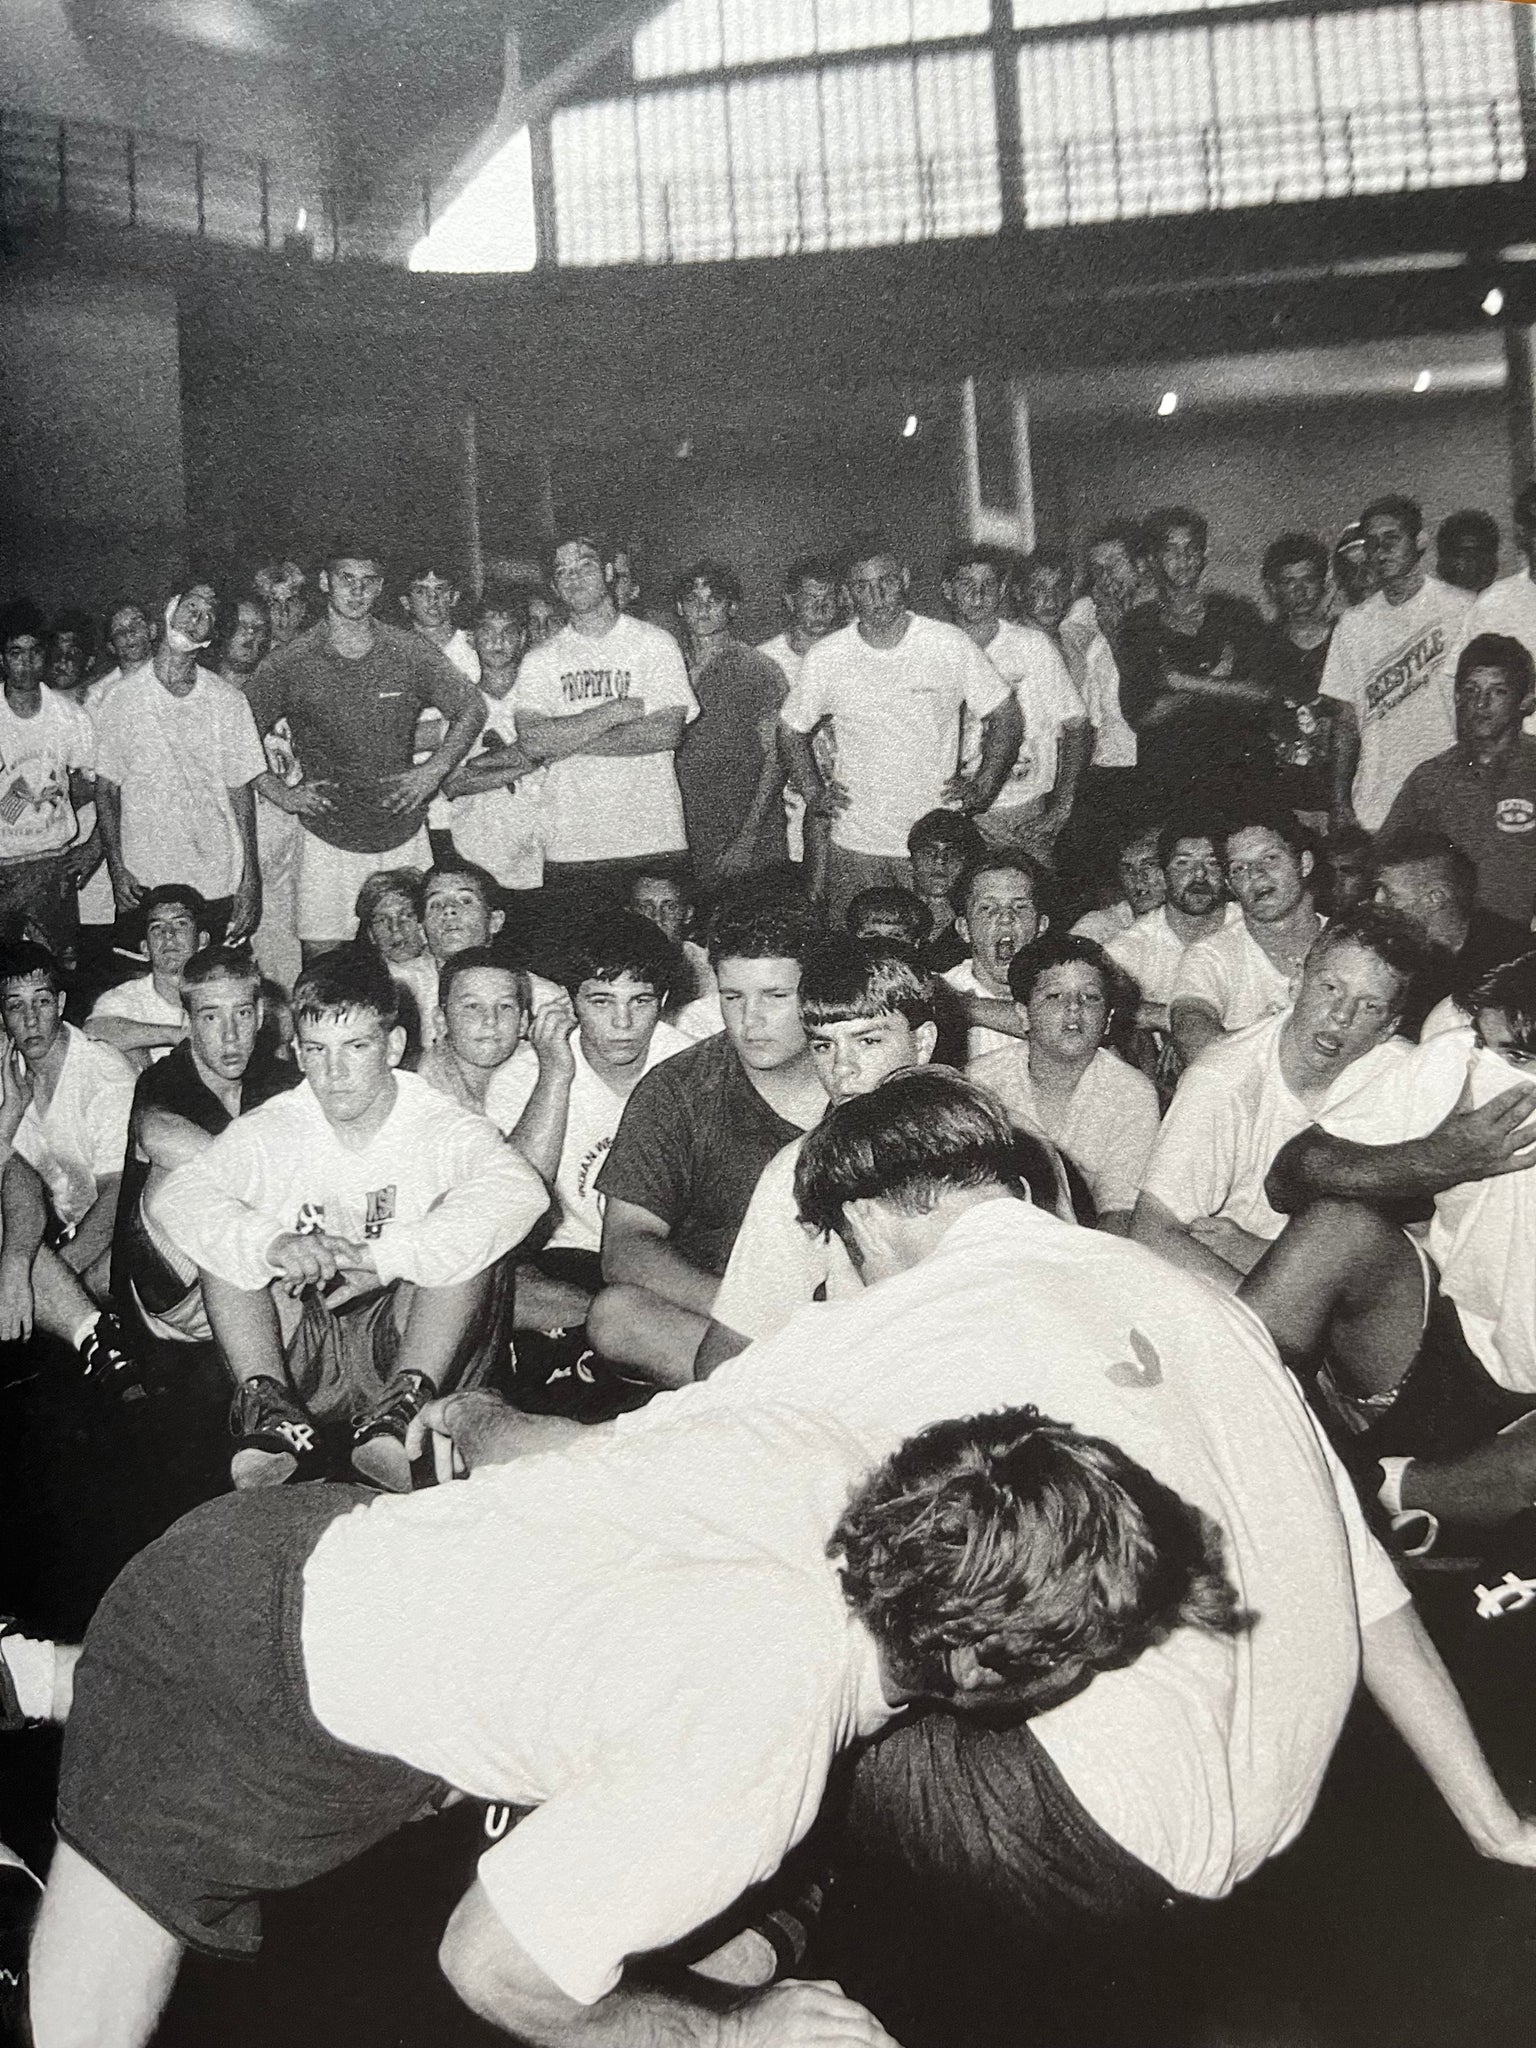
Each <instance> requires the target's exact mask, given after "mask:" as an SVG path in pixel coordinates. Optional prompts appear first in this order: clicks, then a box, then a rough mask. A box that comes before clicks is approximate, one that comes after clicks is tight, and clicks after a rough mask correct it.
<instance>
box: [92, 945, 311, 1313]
mask: <svg viewBox="0 0 1536 2048" xmlns="http://www.w3.org/2000/svg"><path fill="white" fill-rule="evenodd" d="M181 1003H182V1009H183V1011H184V1012H185V1015H186V1020H187V1036H186V1038H184V1039H183V1040H182V1041H181V1043H180V1044H179V1045H177V1046H176V1047H174V1048H173V1050H172V1051H171V1052H169V1053H168V1054H167V1055H166V1057H165V1058H164V1059H163V1060H158V1061H156V1063H155V1064H154V1065H153V1066H151V1067H148V1068H146V1069H145V1071H144V1072H143V1073H142V1074H141V1075H140V1076H139V1082H138V1086H137V1087H136V1088H135V1090H134V1093H133V1115H132V1118H131V1121H130V1123H129V1127H128V1153H127V1157H126V1158H125V1160H124V1162H123V1179H122V1189H121V1193H120V1195H119V1197H118V1204H117V1223H116V1226H115V1228H114V1230H113V1233H112V1296H113V1299H114V1300H115V1301H117V1302H120V1303H121V1304H122V1306H123V1309H124V1312H125V1313H126V1312H127V1309H128V1304H129V1302H130V1301H131V1302H132V1303H133V1305H134V1306H135V1307H136V1308H137V1309H138V1311H139V1314H140V1315H141V1316H142V1318H143V1320H144V1322H145V1324H146V1326H147V1327H148V1328H149V1329H150V1330H152V1331H153V1332H154V1334H155V1335H156V1336H157V1337H163V1338H166V1339H167V1340H169V1341H172V1342H178V1341H179V1342H184V1343H207V1342H209V1341H211V1339H212V1335H213V1332H212V1330H211V1329H210V1328H209V1324H208V1317H207V1313H206V1311H205V1310H204V1307H203V1290H202V1288H201V1286H200V1285H199V1283H198V1277H197V1268H196V1267H195V1266H191V1265H190V1262H189V1261H187V1260H185V1259H183V1257H182V1256H181V1254H180V1253H179V1252H177V1251H176V1250H175V1248H174V1246H173V1245H172V1244H171V1243H170V1240H169V1239H168V1238H166V1237H165V1235H164V1233H163V1232H157V1231H155V1230H154V1229H153V1227H152V1226H151V1225H150V1223H149V1222H148V1220H147V1218H146V1216H145V1213H144V1206H143V1203H144V1197H145V1195H146V1194H150V1193H152V1192H153V1191H154V1189H155V1188H156V1187H157V1186H158V1185H159V1183H160V1182H161V1181H163V1180H164V1179H165V1177H166V1175H167V1174H168V1173H170V1172H171V1171H172V1169H173V1168H175V1167H178V1166H182V1165H184V1164H185V1163H186V1161H187V1160H189V1159H194V1158H196V1157H197V1155H198V1153H200V1152H202V1151H204V1150H205V1149H206V1148H207V1147H208V1146H209V1145H211V1144H212V1142H213V1140H214V1139H215V1138H216V1137H217V1136H218V1135H219V1133H220V1132H221V1131H223V1130H227V1129H228V1127H229V1125H230V1124H232V1123H233V1122H234V1120H235V1118H236V1117H237V1116H240V1115H242V1114H243V1113H244V1112H245V1111H246V1110H249V1109H256V1108H258V1107H259V1106H260V1105H261V1104H262V1103H263V1102H267V1101H269V1100H270V1099H271V1098H272V1097H273V1096H274V1095H281V1094H282V1093H283V1091H284V1090H285V1089H288V1088H296V1087H297V1086H298V1084H299V1080H300V1078H301V1077H300V1074H299V1070H298V1068H297V1067H296V1066H295V1065H294V1064H293V1062H292V1061H291V1060H283V1059H279V1058H278V1057H277V1055H276V1054H275V1053H274V1052H273V1051H272V1050H271V1048H270V1047H269V1046H267V1045H264V1044H259V1043H258V1034H259V1033H260V1030H261V1018H262V1011H261V970H260V969H259V968H258V967H257V965H256V963H255V961H254V960H253V959H252V958H251V955H250V954H249V953H248V952H247V951H246V949H245V948H244V947H243V946H214V947H211V948H206V949H205V950H204V951H203V952H201V953H195V954H194V955H193V956H192V958H191V959H189V960H188V961H187V962H186V964H185V966H184V967H183V969H182V972H181Z"/></svg>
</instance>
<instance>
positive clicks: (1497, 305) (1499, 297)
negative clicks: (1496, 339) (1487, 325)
mask: <svg viewBox="0 0 1536 2048" xmlns="http://www.w3.org/2000/svg"><path fill="white" fill-rule="evenodd" d="M1503 310H1504V294H1503V293H1502V292H1501V291H1500V290H1499V288H1498V286H1497V285H1495V286H1494V287H1493V289H1492V290H1491V291H1490V292H1489V294H1488V296H1487V298H1486V299H1484V301H1483V311H1484V312H1485V313H1486V314H1487V315H1488V318H1489V319H1490V320H1497V319H1498V317H1499V315H1500V314H1501V313H1502V312H1503Z"/></svg>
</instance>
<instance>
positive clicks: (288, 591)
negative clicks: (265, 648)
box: [251, 560, 309, 653]
mask: <svg viewBox="0 0 1536 2048" xmlns="http://www.w3.org/2000/svg"><path fill="white" fill-rule="evenodd" d="M308 585H309V578H308V577H307V576H306V575H305V574H304V571H303V570H302V569H301V568H300V567H299V564H298V563H297V562H294V561H289V560H281V561H273V562H263V563H262V565H261V567H260V568H259V569H258V570H257V571H256V573H255V574H254V575H253V576H252V578H251V587H252V589H254V590H255V592H256V594H257V596H258V597H261V598H263V599H264V600H265V602H266V607H267V619H268V622H269V624H270V626H271V629H272V648H273V651H274V653H275V652H277V651H278V650H279V649H281V648H284V647H287V646H288V645H289V643H290V642H291V641H294V640H297V638H298V637H299V635H300V634H301V633H302V632H303V630H304V628H305V627H306V626H307V625H308V623H309V600H308V598H307V597H306V596H305V591H306V590H307V588H308Z"/></svg>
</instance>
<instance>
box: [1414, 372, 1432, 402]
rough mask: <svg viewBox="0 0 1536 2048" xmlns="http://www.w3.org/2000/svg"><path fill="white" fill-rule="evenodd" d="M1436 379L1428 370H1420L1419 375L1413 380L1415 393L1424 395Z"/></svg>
mask: <svg viewBox="0 0 1536 2048" xmlns="http://www.w3.org/2000/svg"><path fill="white" fill-rule="evenodd" d="M1434 381H1435V380H1434V378H1433V377H1432V376H1431V375H1430V373H1429V371H1428V370H1420V372H1419V374H1418V375H1417V377H1415V378H1414V380H1413V388H1414V392H1415V394H1416V395H1418V396H1420V397H1422V396H1423V394H1424V393H1425V392H1426V391H1427V390H1428V389H1429V387H1430V385H1431V384H1433V383H1434Z"/></svg>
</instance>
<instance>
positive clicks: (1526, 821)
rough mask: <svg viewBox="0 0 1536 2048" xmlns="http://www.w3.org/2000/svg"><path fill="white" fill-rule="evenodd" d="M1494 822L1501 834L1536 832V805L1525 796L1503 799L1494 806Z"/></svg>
mask: <svg viewBox="0 0 1536 2048" xmlns="http://www.w3.org/2000/svg"><path fill="white" fill-rule="evenodd" d="M1493 822H1494V823H1495V824H1496V825H1497V826H1498V828H1499V830H1500V831H1501V832H1530V831H1532V830H1536V804H1533V803H1532V802H1531V800H1530V798H1529V797H1525V796H1506V797H1501V798H1500V800H1499V802H1498V803H1497V804H1495V805H1494V810H1493Z"/></svg>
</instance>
